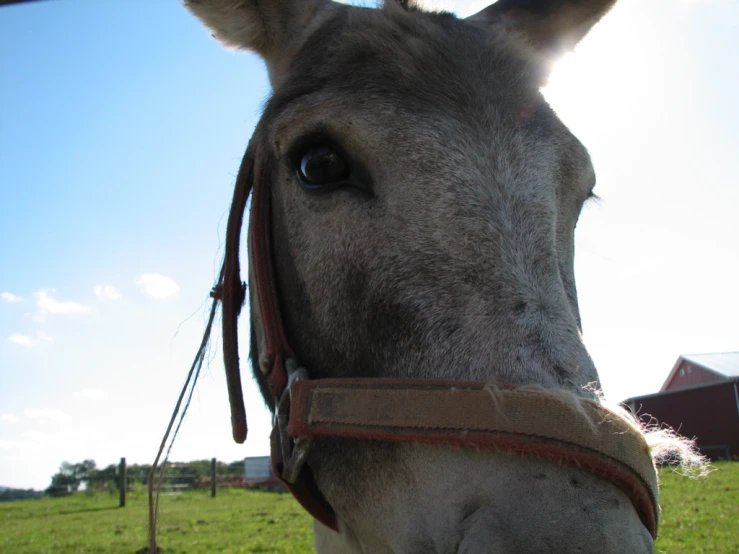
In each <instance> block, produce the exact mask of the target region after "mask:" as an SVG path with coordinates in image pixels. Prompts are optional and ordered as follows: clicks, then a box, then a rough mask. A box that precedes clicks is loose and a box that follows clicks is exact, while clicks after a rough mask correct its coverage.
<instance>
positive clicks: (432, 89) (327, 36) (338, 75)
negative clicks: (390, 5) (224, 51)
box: [275, 8, 541, 117]
mask: <svg viewBox="0 0 739 554" xmlns="http://www.w3.org/2000/svg"><path fill="white" fill-rule="evenodd" d="M530 69H531V70H530ZM534 73H535V72H534V70H533V65H532V66H531V67H529V65H528V64H526V63H525V60H524V59H523V58H522V57H521V56H520V55H518V54H516V53H515V50H514V49H513V48H512V47H510V46H509V45H508V41H507V39H505V37H499V36H497V35H496V34H495V33H493V32H490V31H483V30H482V29H479V28H477V27H475V26H474V25H472V24H470V23H468V22H465V21H464V20H459V19H457V18H456V17H454V16H453V15H452V14H446V13H423V12H412V13H405V12H398V11H396V10H373V9H357V8H354V9H341V10H332V11H330V12H329V13H328V14H326V17H325V18H324V19H323V20H322V21H320V22H319V23H318V24H317V25H316V27H315V29H314V30H313V32H312V33H310V34H309V36H308V37H307V38H306V40H305V41H304V42H303V44H302V46H301V48H300V49H299V51H298V52H297V53H296V54H294V55H293V56H292V58H291V60H290V70H289V72H288V77H287V79H286V80H285V82H284V83H282V84H281V86H278V88H277V90H276V91H275V95H276V98H278V99H280V101H281V102H289V101H290V100H291V99H292V98H294V97H296V96H300V95H304V94H306V93H309V92H311V91H316V90H326V89H331V90H333V91H335V92H336V93H339V94H344V95H352V94H361V95H362V96H363V97H364V98H366V99H372V98H373V97H378V96H379V97H382V98H383V99H384V100H386V101H387V100H392V101H394V102H395V103H402V105H403V107H404V108H405V109H406V110H407V111H410V112H421V113H427V112H429V111H432V112H445V113H455V112H456V113H457V114H459V115H460V116H461V115H464V114H469V115H471V116H472V115H476V116H477V117H479V115H480V114H479V109H480V107H481V106H497V107H498V108H502V109H500V111H501V112H502V113H511V112H514V111H516V108H523V107H528V108H535V107H536V105H537V104H539V103H540V102H541V95H540V94H539V93H538V90H537V84H538V83H537V82H536V80H535V78H534V77H535V76H534Z"/></svg>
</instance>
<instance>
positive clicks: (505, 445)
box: [213, 143, 659, 538]
mask: <svg viewBox="0 0 739 554" xmlns="http://www.w3.org/2000/svg"><path fill="white" fill-rule="evenodd" d="M250 192H251V194H252V203H251V219H250V226H249V227H250V229H249V255H250V264H249V266H250V283H251V288H250V295H251V302H250V305H251V310H252V322H253V325H254V330H255V334H256V336H257V342H258V351H259V366H260V369H261V371H262V372H263V373H264V375H265V376H266V378H267V383H268V388H269V390H270V393H271V394H272V396H273V397H274V398H275V405H276V411H275V416H274V428H273V430H272V435H271V459H272V470H273V472H274V474H275V476H276V477H277V478H279V479H280V480H281V481H282V482H283V483H285V485H286V486H287V487H288V489H289V490H290V491H291V492H292V494H293V496H295V498H296V499H297V500H298V502H300V504H301V505H302V506H303V507H304V508H305V509H306V510H307V511H308V512H309V513H310V514H311V515H312V516H313V517H314V518H315V519H316V520H318V521H320V522H321V523H323V524H324V525H326V526H327V527H329V528H331V529H334V530H336V531H338V524H337V519H336V514H335V513H334V511H333V509H332V508H331V506H330V504H329V503H328V502H327V501H326V499H325V498H324V497H323V495H322V494H321V492H320V490H319V489H318V487H317V486H316V484H315V481H314V479H313V476H312V474H311V471H310V468H309V467H308V466H307V465H306V464H305V461H306V459H307V457H308V453H309V451H310V448H311V445H312V442H313V441H314V439H320V438H324V437H344V438H352V439H360V440H371V441H389V442H415V443H423V444H436V445H446V446H456V447H462V448H475V449H488V450H495V451H501V452H511V453H517V454H523V455H526V456H530V457H534V458H540V459H544V460H548V461H552V462H554V463H558V464H566V465H569V466H573V467H576V468H579V469H582V470H586V471H589V472H591V473H593V474H595V475H597V476H599V477H602V478H604V479H608V480H609V481H611V482H612V483H613V484H615V485H616V486H618V487H619V488H621V489H622V490H623V491H624V492H625V493H626V494H627V495H628V496H629V498H630V499H631V502H632V504H633V505H634V508H635V509H636V511H637V513H638V514H639V517H640V518H641V521H642V523H643V524H644V526H645V527H646V528H647V529H648V530H649V532H650V533H651V534H652V536H653V537H654V538H656V536H657V528H658V520H659V503H658V500H659V494H658V482H657V473H656V469H655V467H654V462H653V460H652V456H651V454H650V452H649V447H648V446H647V444H646V441H645V439H644V437H643V436H642V434H641V433H640V432H639V429H638V428H636V427H634V426H633V425H629V424H628V423H627V422H625V420H624V419H623V418H622V417H621V416H620V415H618V414H616V413H614V412H611V411H609V410H608V409H607V408H605V407H603V406H601V405H600V404H598V403H597V402H594V401H590V400H581V401H580V409H579V410H573V409H572V405H571V403H568V402H566V401H565V400H563V398H562V397H561V395H560V396H558V395H557V394H553V393H551V392H547V391H546V390H532V389H530V388H525V387H512V386H507V385H501V384H496V385H485V384H482V383H470V382H464V381H429V380H408V379H319V380H311V379H310V378H309V375H308V372H307V371H306V369H305V368H301V367H299V365H298V363H297V361H296V358H295V354H294V353H293V350H292V349H291V348H290V345H289V344H288V341H287V338H286V336H285V331H284V327H283V324H282V318H281V312H280V306H279V301H278V294H277V289H276V281H275V275H274V267H273V261H272V244H271V235H270V232H271V226H270V191H269V190H268V189H267V183H266V179H265V168H264V165H263V161H262V159H261V156H259V152H258V147H257V146H255V145H254V143H252V144H251V145H250V146H249V148H248V150H247V152H246V155H245V156H244V160H243V161H242V165H241V169H240V171H239V175H238V178H237V180H236V187H235V190H234V196H233V201H232V204H231V212H230V214H229V217H228V226H227V231H226V252H225V259H224V263H223V268H222V272H221V278H220V282H219V285H218V286H217V287H216V289H214V294H213V296H214V297H215V298H216V299H218V300H221V302H222V305H223V354H224V364H225V367H226V380H227V384H228V397H229V402H230V404H231V424H232V429H233V437H234V440H235V441H236V442H238V443H243V442H244V440H245V439H246V434H247V423H246V412H245V409H244V400H243V393H242V388H241V376H240V369H239V350H238V334H237V322H238V317H239V314H240V312H241V309H242V307H243V304H244V301H245V298H246V285H245V284H244V283H243V282H242V281H241V273H240V269H241V268H240V263H239V243H240V238H241V230H242V226H243V217H244V211H245V209H246V203H247V198H248V196H249V193H250Z"/></svg>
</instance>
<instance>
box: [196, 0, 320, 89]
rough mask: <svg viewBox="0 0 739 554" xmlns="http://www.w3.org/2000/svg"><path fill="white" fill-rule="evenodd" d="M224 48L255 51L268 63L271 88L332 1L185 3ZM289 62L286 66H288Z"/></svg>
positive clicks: (208, 0) (201, 0)
mask: <svg viewBox="0 0 739 554" xmlns="http://www.w3.org/2000/svg"><path fill="white" fill-rule="evenodd" d="M185 5H186V6H187V8H188V9H189V10H190V11H191V12H192V13H193V14H194V15H195V16H197V18H198V19H200V21H202V22H203V24H204V25H205V26H206V27H207V28H208V29H210V31H211V33H212V34H213V36H214V37H215V38H216V39H218V40H219V41H221V43H223V45H224V46H226V47H230V48H239V49H245V50H252V51H254V52H256V53H257V54H259V55H260V56H262V58H264V61H265V62H266V63H267V69H268V70H269V74H270V79H271V81H272V85H273V86H274V85H275V84H276V81H279V74H280V71H279V68H280V67H285V66H286V65H287V63H289V59H287V58H289V57H291V56H292V54H293V53H294V48H295V43H296V42H298V41H299V40H300V38H301V37H303V36H304V31H305V29H306V28H308V27H309V26H310V24H311V22H312V21H313V20H314V19H315V18H316V17H317V16H318V15H319V13H320V12H321V11H323V9H324V8H326V7H328V6H331V5H333V2H331V0H185ZM286 62H287V63H286Z"/></svg>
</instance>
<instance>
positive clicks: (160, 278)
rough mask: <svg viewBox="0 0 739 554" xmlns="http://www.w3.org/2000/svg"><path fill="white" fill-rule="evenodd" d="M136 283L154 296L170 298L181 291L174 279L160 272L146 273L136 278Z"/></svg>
mask: <svg viewBox="0 0 739 554" xmlns="http://www.w3.org/2000/svg"><path fill="white" fill-rule="evenodd" d="M136 284H137V285H138V286H140V287H141V289H142V290H143V291H144V292H145V293H146V294H148V295H149V296H151V297H153V298H170V297H171V296H174V295H176V294H177V293H178V292H179V291H180V286H179V285H178V284H177V283H175V281H174V279H172V278H171V277H167V276H166V275H159V274H158V273H144V274H142V275H141V276H140V277H139V278H138V279H136Z"/></svg>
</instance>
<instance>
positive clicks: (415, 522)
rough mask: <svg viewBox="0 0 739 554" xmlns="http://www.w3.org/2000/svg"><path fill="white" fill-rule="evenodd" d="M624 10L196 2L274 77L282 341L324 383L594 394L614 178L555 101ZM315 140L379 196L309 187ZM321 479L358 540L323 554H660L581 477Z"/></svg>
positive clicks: (469, 455)
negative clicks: (597, 267) (547, 83)
mask: <svg viewBox="0 0 739 554" xmlns="http://www.w3.org/2000/svg"><path fill="white" fill-rule="evenodd" d="M611 3H612V2H611V1H607V0H603V1H600V2H597V1H584V2H583V1H576V0H572V1H571V2H567V1H564V0H562V1H559V0H558V1H556V2H553V3H545V2H537V1H531V2H528V3H527V4H528V5H531V6H543V7H542V8H541V10H542V11H540V12H538V13H529V12H525V11H524V10H523V9H522V8H520V6H518V5H517V4H515V2H508V1H506V2H505V3H504V4H501V6H502V7H501V6H499V7H498V8H495V6H493V7H492V8H488V9H487V10H484V11H483V12H481V13H480V14H478V15H477V16H475V17H474V18H472V19H471V20H469V21H464V20H459V19H456V18H455V17H454V16H452V15H450V14H429V13H423V12H421V11H415V10H411V11H405V10H402V9H400V8H398V7H394V6H392V5H389V6H388V7H387V9H385V10H370V9H363V8H355V7H349V6H345V5H339V4H333V3H331V2H322V1H319V0H310V1H305V2H304V1H303V0H273V1H271V2H270V1H267V0H262V1H259V2H257V1H256V0H189V1H188V2H187V4H188V6H189V7H190V8H191V10H192V11H193V12H194V13H195V14H196V15H198V16H199V17H200V18H201V19H202V20H203V21H204V22H205V23H206V25H208V26H209V27H210V28H211V29H213V30H214V31H215V33H216V35H217V36H218V37H219V38H220V39H221V40H223V41H224V42H225V43H227V44H229V45H231V46H237V47H244V48H250V49H253V50H256V51H257V52H259V53H260V54H262V56H263V57H264V58H265V60H266V62H267V65H268V68H269V71H270V76H271V79H272V84H273V87H274V95H273V97H272V98H271V99H270V101H269V102H268V104H267V107H266V109H265V112H264V116H263V117H262V120H261V122H260V124H259V125H258V127H257V130H256V131H255V135H254V138H253V141H255V144H256V145H257V147H258V148H259V149H260V152H261V153H262V155H264V156H266V157H267V160H268V166H269V178H270V184H271V190H272V196H273V214H272V217H273V225H274V226H273V244H274V250H275V251H274V256H275V265H276V272H277V277H278V288H279V291H280V298H281V302H282V309H283V317H284V320H285V326H286V330H287V334H288V337H289V340H290V343H291V345H292V347H293V348H294V349H295V351H296V353H297V355H298V358H299V359H300V361H301V363H302V364H303V365H305V366H306V367H307V368H308V370H309V372H310V373H311V376H312V377H314V378H320V377H329V376H333V377H338V376H386V377H387V376H392V377H416V378H419V377H420V378H446V379H467V380H475V381H490V382H507V383H518V384H539V385H542V386H544V387H549V388H557V389H563V390H568V391H571V392H573V393H575V394H578V395H582V396H584V395H588V394H590V393H588V392H585V391H584V389H583V387H584V386H585V385H587V384H592V383H597V380H598V376H597V372H596V370H595V367H594V366H593V364H592V362H591V360H590V357H589V356H588V354H587V351H586V349H585V347H584V346H583V344H582V341H581V337H580V320H579V312H578V307H577V293H576V290H575V281H574V275H573V269H572V266H573V256H574V242H573V239H574V229H575V225H576V222H577V217H578V214H579V212H580V209H581V208H582V205H583V203H584V202H585V200H586V199H587V197H588V195H589V194H590V192H591V190H592V187H593V185H594V183H595V177H594V172H593V168H592V165H591V163H590V159H589V156H588V154H587V151H586V150H585V148H584V147H583V146H582V145H581V144H580V142H579V141H578V140H577V139H576V138H575V137H574V136H573V135H572V134H571V133H570V132H569V131H568V130H567V128H566V127H565V126H564V125H563V124H562V123H561V122H560V121H559V119H558V118H557V117H556V116H555V114H554V113H553V112H552V110H551V109H550V108H549V106H548V105H547V104H546V102H545V101H544V99H543V97H542V96H541V93H540V92H539V90H538V87H539V85H540V83H541V82H542V78H543V76H544V74H545V72H546V68H547V67H548V65H549V60H548V59H545V56H546V55H547V54H548V53H550V52H552V51H555V50H557V51H558V50H560V49H561V48H562V47H563V45H564V46H566V47H570V46H571V45H572V44H574V42H576V41H577V40H579V38H581V37H582V36H583V35H584V34H585V32H586V31H587V29H588V28H589V26H590V25H592V24H593V23H594V22H595V21H597V20H598V19H599V17H600V16H601V15H602V14H603V13H604V12H605V11H606V10H607V9H608V7H610V4H611ZM552 6H554V7H555V8H557V9H556V10H553V8H552ZM225 13H227V14H228V16H227V17H226V18H225V19H224V15H223V14H225ZM316 136H321V137H325V138H328V139H330V140H331V141H332V142H333V143H335V144H338V145H340V147H341V148H342V149H343V151H344V152H345V153H346V154H347V156H348V158H350V159H351V160H352V164H353V167H354V168H356V169H357V172H356V173H357V178H358V179H359V181H360V182H361V185H362V186H363V187H364V189H365V191H364V192H358V191H357V190H354V189H351V188H342V189H339V190H336V191H334V192H331V193H328V194H322V195H315V194H308V193H306V192H305V191H304V190H303V189H302V188H301V186H300V185H299V183H298V182H297V179H296V167H295V165H296V159H299V154H300V151H301V147H305V146H307V145H309V144H310V142H307V141H310V140H311V139H310V137H316ZM322 140H323V139H322ZM301 145H302V146H301ZM310 466H311V468H312V470H313V472H314V474H315V476H316V480H317V483H318V485H319V487H320V488H321V491H322V492H323V493H324V495H325V496H326V498H327V499H328V500H329V502H330V503H331V504H332V506H333V507H334V508H335V509H336V511H337V514H338V516H339V520H340V525H341V529H342V533H341V534H340V535H336V534H333V533H332V532H331V531H328V530H327V529H325V528H322V527H321V526H320V525H318V524H317V525H316V536H317V539H316V544H317V548H318V550H319V552H322V553H326V552H327V553H341V552H347V553H349V552H351V553H357V552H365V553H419V554H421V553H435V554H437V553H438V554H447V553H460V554H461V553H465V554H478V553H480V554H481V553H489V552H494V553H509V552H510V553H514V552H515V553H526V552H532V553H533V552H536V553H540V552H558V553H569V552H601V553H605V554H608V553H616V552H618V553H623V552H636V553H638V552H643V553H649V552H652V550H653V544H652V539H651V538H650V537H649V534H648V533H647V531H646V529H645V528H644V527H643V526H642V524H641V523H640V521H639V518H638V517H637V516H636V513H635V511H634V509H633V507H632V506H631V503H630V501H629V500H628V498H627V497H626V496H625V495H624V493H623V492H621V491H620V490H619V489H617V488H615V487H614V486H613V485H611V484H610V483H608V482H605V481H603V480H601V479H599V478H597V477H595V476H593V475H590V474H587V473H584V472H582V471H579V470H577V469H573V468H567V467H560V466H557V465H554V464H551V463H546V462H543V461H539V460H532V459H523V458H520V457H517V456H513V455H508V454H502V453H490V452H474V451H467V450H458V449H452V448H446V447H430V446H418V445H391V444H378V443H374V444H366V443H360V442H352V441H346V440H338V439H336V440H324V441H321V442H320V443H319V444H317V445H316V446H315V447H314V449H313V453H312V457H311V459H310ZM574 483H577V486H575V484H574Z"/></svg>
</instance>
